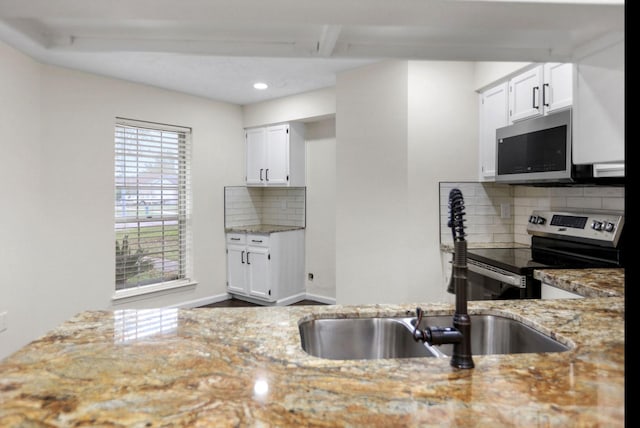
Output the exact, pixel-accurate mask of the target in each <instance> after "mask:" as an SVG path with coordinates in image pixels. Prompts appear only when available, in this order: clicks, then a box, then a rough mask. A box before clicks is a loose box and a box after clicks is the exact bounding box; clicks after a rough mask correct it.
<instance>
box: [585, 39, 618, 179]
mask: <svg viewBox="0 0 640 428" xmlns="http://www.w3.org/2000/svg"><path fill="white" fill-rule="evenodd" d="M573 95H574V106H573V162H574V163H576V164H590V163H614V164H615V163H618V164H624V161H625V113H626V112H625V96H626V92H625V48H624V41H621V42H619V43H616V44H614V45H612V46H609V47H608V48H605V49H601V50H598V51H596V52H595V53H594V54H592V55H589V56H586V57H584V58H581V59H580V60H578V61H577V63H576V85H575V93H574V94H573ZM619 175H624V168H623V169H621V170H620V174H619Z"/></svg>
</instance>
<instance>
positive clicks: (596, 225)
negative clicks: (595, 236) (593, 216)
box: [591, 220, 604, 230]
mask: <svg viewBox="0 0 640 428" xmlns="http://www.w3.org/2000/svg"><path fill="white" fill-rule="evenodd" d="M603 227H604V224H603V223H602V222H601V221H598V220H593V222H592V223H591V229H593V230H602V228H603Z"/></svg>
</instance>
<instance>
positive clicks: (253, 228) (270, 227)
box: [224, 224, 304, 233]
mask: <svg viewBox="0 0 640 428" xmlns="http://www.w3.org/2000/svg"><path fill="white" fill-rule="evenodd" d="M301 229H304V227H302V226H280V225H276V224H254V225H250V226H232V227H227V228H225V229H224V231H225V232H226V233H229V232H248V233H275V232H286V231H289V230H301Z"/></svg>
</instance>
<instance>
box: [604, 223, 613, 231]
mask: <svg viewBox="0 0 640 428" xmlns="http://www.w3.org/2000/svg"><path fill="white" fill-rule="evenodd" d="M615 228H616V225H615V224H613V223H611V222H607V223H606V224H605V225H604V230H606V231H607V232H613V231H614V229H615Z"/></svg>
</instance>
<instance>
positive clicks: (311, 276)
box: [309, 273, 313, 281]
mask: <svg viewBox="0 0 640 428" xmlns="http://www.w3.org/2000/svg"><path fill="white" fill-rule="evenodd" d="M309 281H313V274H312V273H309Z"/></svg>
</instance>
